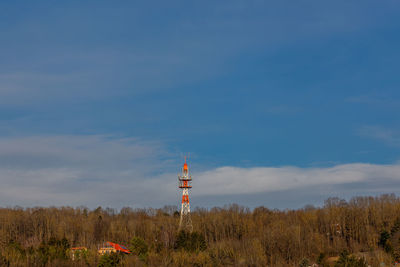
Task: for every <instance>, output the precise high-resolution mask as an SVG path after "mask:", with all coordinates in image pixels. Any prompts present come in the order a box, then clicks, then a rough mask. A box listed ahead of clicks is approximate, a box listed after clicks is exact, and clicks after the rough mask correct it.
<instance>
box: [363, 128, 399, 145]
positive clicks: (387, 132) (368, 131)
mask: <svg viewBox="0 0 400 267" xmlns="http://www.w3.org/2000/svg"><path fill="white" fill-rule="evenodd" d="M357 134H358V135H360V136H363V137H367V138H371V139H376V140H379V141H382V142H384V143H386V144H387V145H390V146H396V147H399V146H400V132H399V131H396V130H393V129H388V128H384V127H381V126H376V125H375V126H371V125H370V126H363V127H361V128H360V129H358V131H357Z"/></svg>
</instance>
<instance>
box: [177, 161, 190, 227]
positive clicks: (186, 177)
mask: <svg viewBox="0 0 400 267" xmlns="http://www.w3.org/2000/svg"><path fill="white" fill-rule="evenodd" d="M178 179H179V188H181V189H182V207H181V218H180V220H179V230H186V231H189V232H192V231H193V225H192V219H191V218H190V204H189V189H190V188H192V177H191V176H190V174H189V167H188V165H187V163H186V157H185V163H184V164H183V167H182V173H181V174H180V175H178Z"/></svg>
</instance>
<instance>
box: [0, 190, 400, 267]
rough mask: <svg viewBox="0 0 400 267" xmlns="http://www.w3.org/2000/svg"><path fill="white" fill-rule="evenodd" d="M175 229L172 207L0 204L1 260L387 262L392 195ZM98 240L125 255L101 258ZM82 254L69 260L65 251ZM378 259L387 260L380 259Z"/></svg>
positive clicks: (396, 209)
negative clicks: (74, 249)
mask: <svg viewBox="0 0 400 267" xmlns="http://www.w3.org/2000/svg"><path fill="white" fill-rule="evenodd" d="M192 220H193V227H194V230H193V233H186V232H178V229H177V228H178V223H179V213H178V212H177V210H176V207H173V206H167V207H164V208H162V209H145V210H142V209H131V208H122V209H121V210H120V211H115V210H113V209H109V208H107V209H102V208H100V207H99V208H97V209H95V210H89V209H87V208H85V207H78V208H70V207H60V208H55V207H50V208H41V207H37V208H26V209H24V208H20V207H15V208H2V209H0V265H1V266H310V265H312V264H314V263H315V264H318V266H367V264H368V265H371V266H393V264H394V262H395V261H396V260H399V258H400V198H398V197H396V196H395V195H382V196H380V197H356V198H353V199H351V200H350V201H345V200H341V199H337V198H330V199H328V200H326V201H325V204H324V206H323V207H318V208H315V207H313V206H307V207H305V208H303V209H299V210H284V211H282V210H271V209H268V208H265V207H258V208H255V209H253V210H250V209H249V208H245V207H241V206H238V205H230V206H226V207H224V208H212V209H208V210H207V209H196V210H195V211H193V212H192ZM104 241H112V242H117V243H120V244H123V245H125V246H127V247H128V248H130V249H131V250H132V252H133V253H132V254H130V255H120V254H115V255H110V256H99V255H98V254H97V248H98V246H99V245H101V243H102V242H104ZM75 246H85V247H87V248H88V250H87V251H86V252H83V253H81V254H80V255H77V257H76V258H75V260H72V259H71V254H70V248H71V247H75ZM382 262H383V263H385V265H382Z"/></svg>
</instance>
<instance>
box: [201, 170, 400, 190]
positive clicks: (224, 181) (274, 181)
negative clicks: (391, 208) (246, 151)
mask: <svg viewBox="0 0 400 267" xmlns="http://www.w3.org/2000/svg"><path fill="white" fill-rule="evenodd" d="M376 179H380V180H381V181H386V182H387V181H393V182H397V183H399V185H400V165H376V164H361V163H355V164H343V165H336V166H334V167H329V168H297V167H279V168H273V167H270V168H235V167H222V168H217V169H215V170H210V171H206V172H203V173H200V174H198V175H197V177H196V180H197V181H196V191H195V192H196V193H195V194H199V195H224V194H254V193H261V192H276V191H285V190H293V189H303V188H306V187H313V186H321V185H322V186H323V185H327V186H328V185H345V184H351V183H367V182H372V181H375V180H376Z"/></svg>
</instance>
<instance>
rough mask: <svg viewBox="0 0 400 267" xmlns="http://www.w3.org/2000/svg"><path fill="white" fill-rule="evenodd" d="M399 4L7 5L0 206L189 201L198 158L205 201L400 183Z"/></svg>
mask: <svg viewBox="0 0 400 267" xmlns="http://www.w3.org/2000/svg"><path fill="white" fill-rule="evenodd" d="M399 11H400V4H399V3H398V1H380V2H376V1H363V2H362V3H360V2H359V1H334V2H331V3H328V2H321V1H319V2H318V1H301V2H296V3H293V2H290V1H279V3H276V2H272V1H219V2H215V1H201V2H197V3H189V2H187V1H168V2H165V1H155V2H146V3H144V2H143V3H128V2H122V1H119V2H109V1H87V2H85V3H82V1H69V2H68V3H66V2H65V3H54V2H51V1H35V2H31V1H20V2H18V3H16V2H7V3H5V2H3V3H1V4H0V31H1V32H2V34H1V35H0V51H1V52H0V59H1V60H0V161H2V162H3V163H0V180H1V181H2V182H3V184H4V189H3V190H4V192H3V193H4V194H3V195H4V196H3V197H0V201H1V202H2V203H4V204H3V205H50V204H51V203H52V204H55V205H81V204H82V205H88V206H91V207H95V206H97V205H105V206H111V207H121V206H128V205H130V206H135V207H143V206H154V207H157V206H162V205H163V204H176V203H175V199H177V201H179V198H177V194H178V193H179V192H177V190H176V189H177V188H175V187H176V182H177V181H176V172H177V171H178V168H179V166H180V164H181V161H182V156H183V155H184V154H185V153H189V155H190V160H191V166H192V171H193V176H194V177H196V176H197V177H198V178H199V179H198V180H197V181H196V180H195V183H194V188H193V201H192V203H193V202H194V203H195V204H194V205H198V206H213V205H223V204H228V203H239V204H243V205H249V206H257V205H265V206H268V207H271V208H275V207H277V208H292V207H301V206H302V205H305V204H309V203H311V204H316V205H318V204H321V203H322V201H323V199H325V198H327V197H330V196H339V197H346V198H347V197H351V196H354V195H375V194H380V193H391V192H394V193H397V192H398V190H399V189H400V173H399V168H398V167H399V158H400V157H399V151H400V126H399V125H400V123H399V122H400V119H399V118H400V116H399V114H400V91H399V86H400V75H399V74H398V72H399V71H398V70H399V69H400V68H399V62H400V52H399V47H400V37H399V34H398V33H399V32H400V18H399V16H398V14H399ZM382 168H383V169H382ZM378 170H379V171H378ZM332 173H335V175H331V174H332ZM349 173H351V174H352V175H350V174H349ZM254 174H257V175H254ZM315 175H317V176H315ZM214 176H215V177H216V176H218V177H219V180H220V181H218V182H217V181H215V180H213V179H210V178H209V177H214ZM232 177H237V178H234V179H233V181H232V180H231V178H232ZM325 177H330V179H328V180H327V179H325ZM343 177H345V178H346V179H343ZM379 177H383V178H382V179H381V180H379V179H378V178H379ZM235 179H237V180H235ZM292 179H294V180H292ZM277 181H280V183H278V182H277ZM317 181H318V182H317ZM220 182H221V183H222V185H225V186H222V185H221V187H218V186H217V185H218V183H220ZM156 183H157V184H162V185H163V186H162V187H165V188H167V189H166V190H164V192H163V193H160V192H159V191H157V187H158V186H155V185H154V184H156ZM196 183H197V185H198V188H199V189H198V190H197V192H196V186H195V185H196ZM241 183H242V184H241ZM118 185H119V187H118ZM252 185H257V186H256V187H254V186H252ZM294 185H295V186H294ZM208 187H210V188H214V189H215V190H211V189H210V190H208V189H207V188H208ZM77 188H79V190H77ZM271 188H272V189H271ZM239 189H240V190H239ZM135 190H136V191H135ZM161 191H163V190H162V189H161ZM316 192H318V193H316ZM0 193H1V192H0ZM7 194H10V195H7ZM154 194H155V195H158V196H159V197H158V198H157V199H155V198H150V197H148V196H149V195H154ZM99 195H102V196H106V197H104V198H103V197H99ZM115 195H118V197H116V196H115ZM285 195H286V196H288V195H290V198H289V197H283V196H285ZM22 196H23V197H22Z"/></svg>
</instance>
